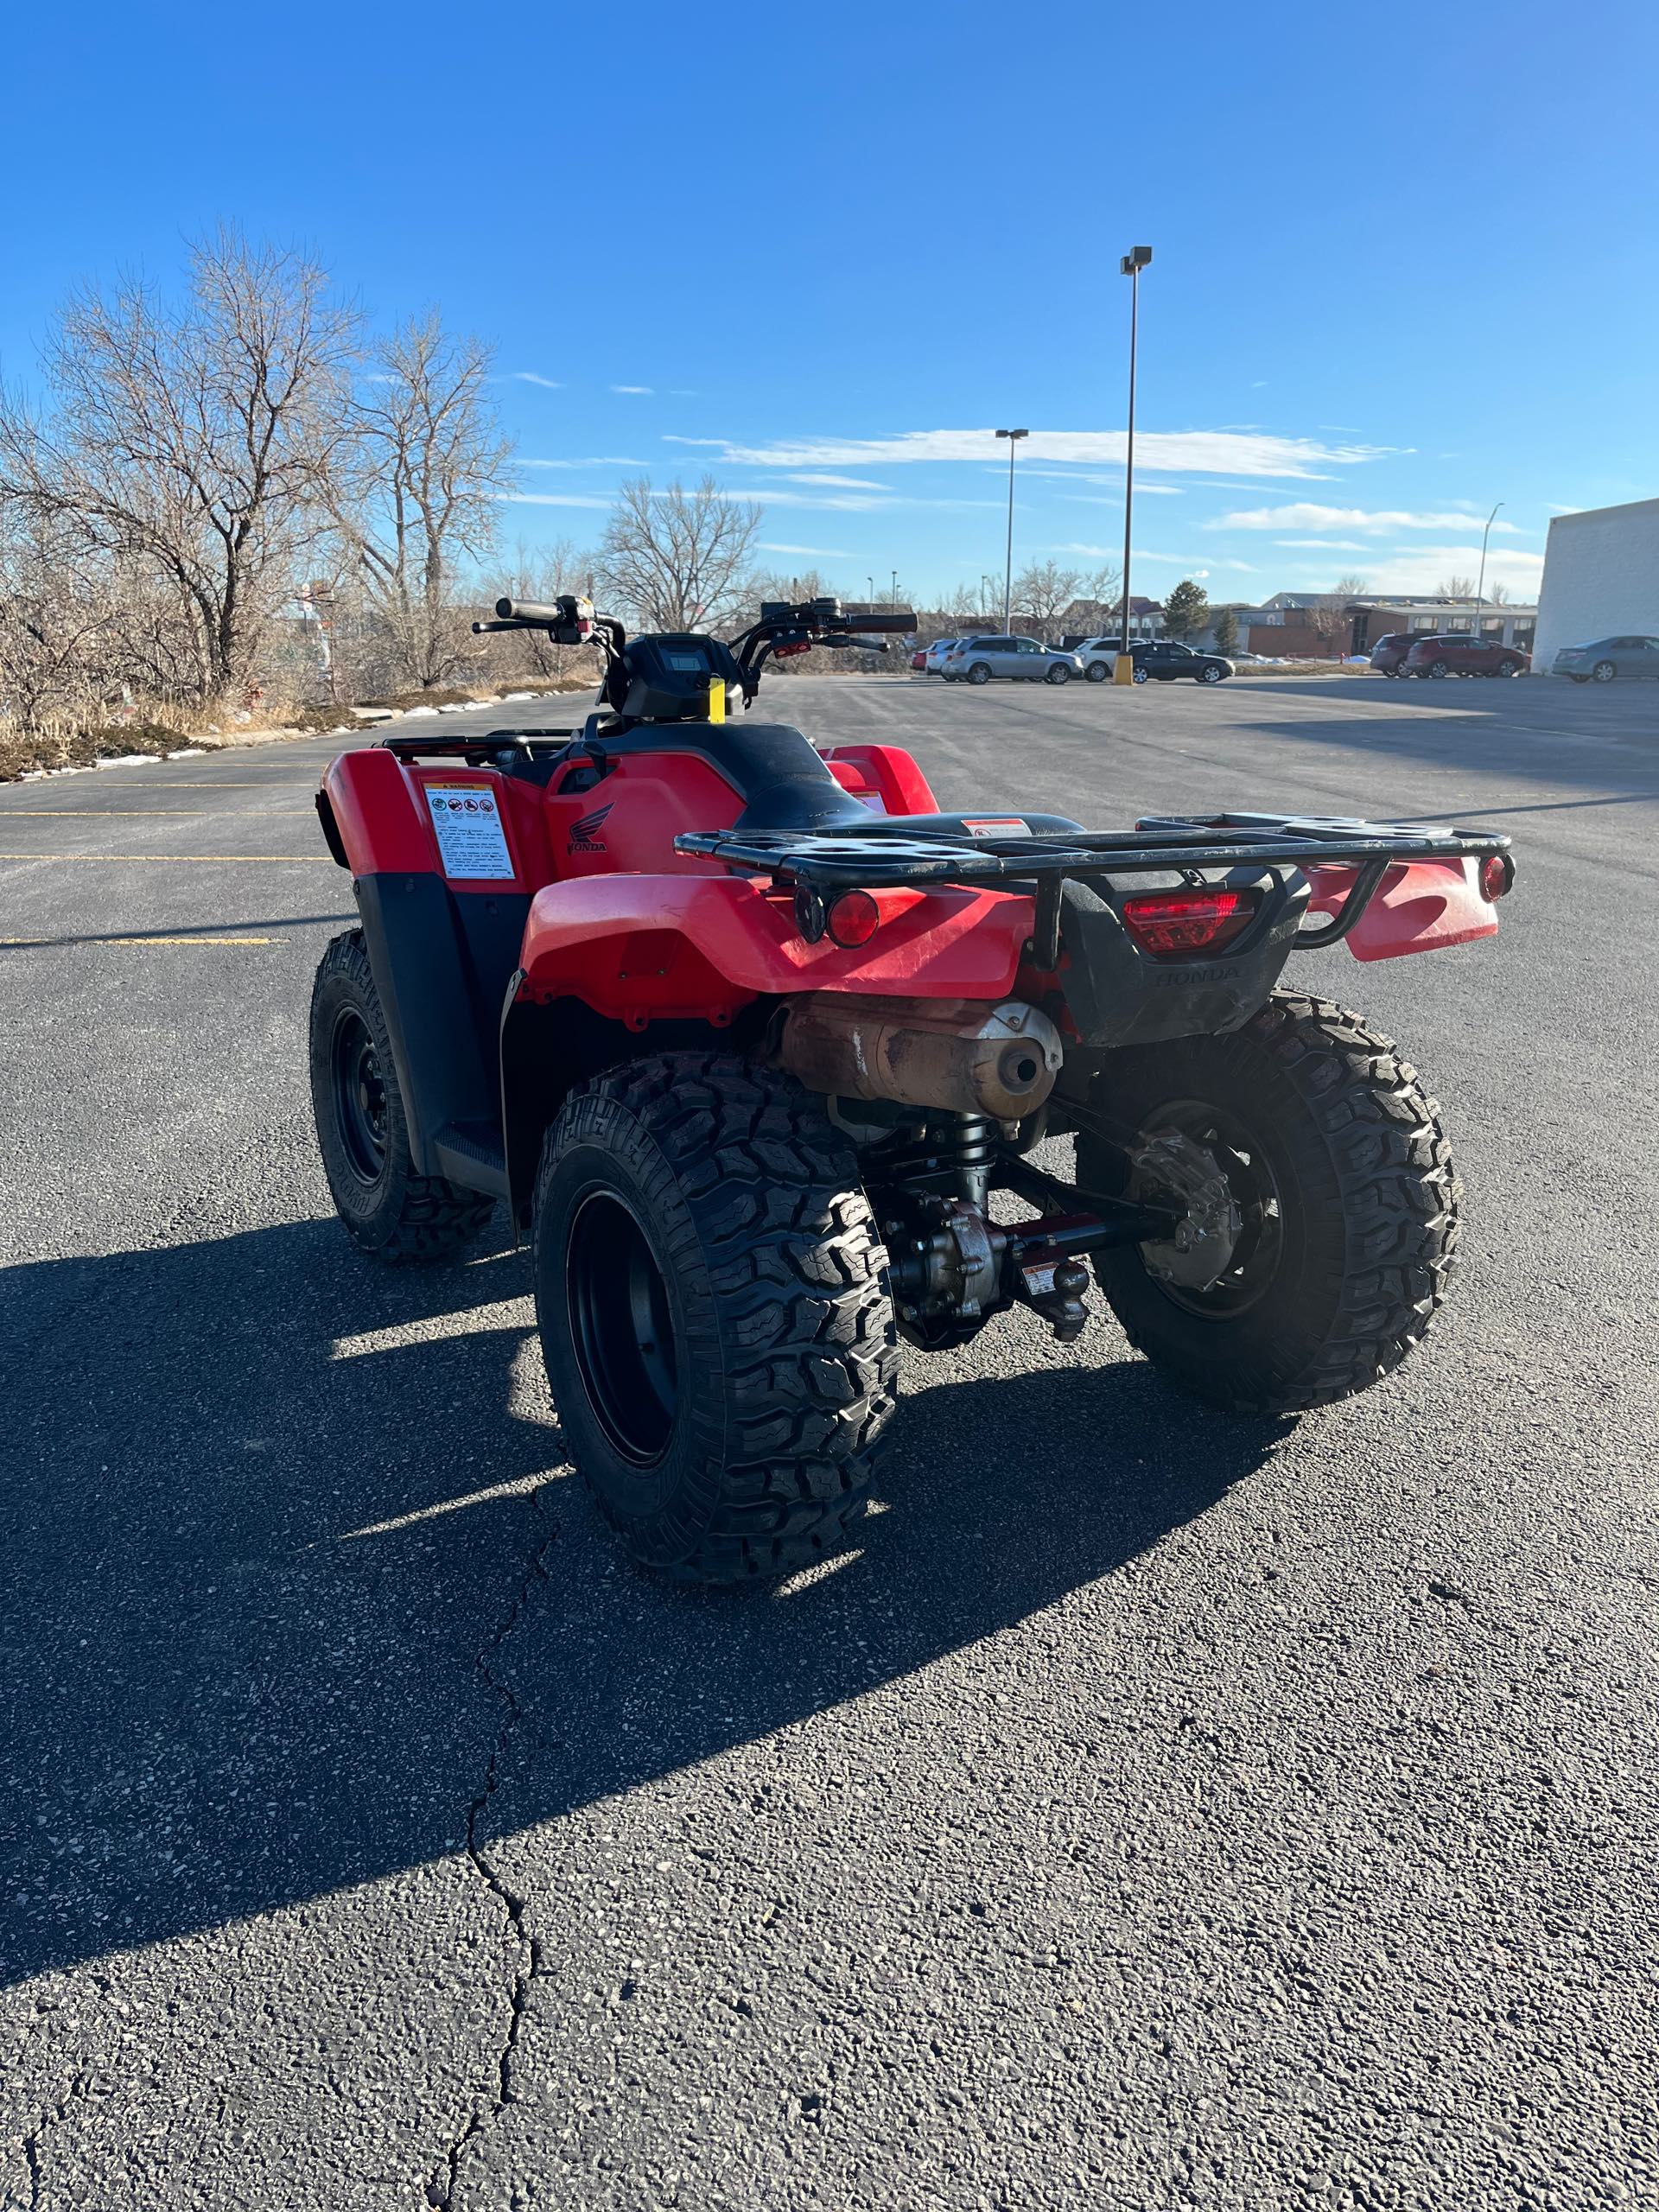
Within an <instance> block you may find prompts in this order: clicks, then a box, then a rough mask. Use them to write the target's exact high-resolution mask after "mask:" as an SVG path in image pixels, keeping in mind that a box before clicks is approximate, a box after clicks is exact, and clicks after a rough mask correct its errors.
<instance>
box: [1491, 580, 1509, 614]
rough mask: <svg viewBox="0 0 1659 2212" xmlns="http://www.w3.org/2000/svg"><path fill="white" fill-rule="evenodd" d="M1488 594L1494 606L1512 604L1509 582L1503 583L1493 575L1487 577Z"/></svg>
mask: <svg viewBox="0 0 1659 2212" xmlns="http://www.w3.org/2000/svg"><path fill="white" fill-rule="evenodd" d="M1486 596H1487V598H1488V599H1489V600H1490V601H1491V603H1492V605H1493V606H1494V607H1508V606H1509V605H1510V588H1509V586H1508V584H1501V583H1499V582H1497V580H1496V578H1493V577H1489V578H1488V579H1487V583H1486Z"/></svg>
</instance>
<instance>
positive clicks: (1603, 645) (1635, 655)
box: [1551, 637, 1659, 683]
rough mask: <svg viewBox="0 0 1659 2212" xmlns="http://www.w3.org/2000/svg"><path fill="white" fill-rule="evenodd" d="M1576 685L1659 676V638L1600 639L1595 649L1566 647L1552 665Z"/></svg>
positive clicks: (1576, 646)
mask: <svg viewBox="0 0 1659 2212" xmlns="http://www.w3.org/2000/svg"><path fill="white" fill-rule="evenodd" d="M1551 671H1552V673H1553V674H1554V675H1556V676H1570V677H1572V679H1573V682H1574V683H1611V682H1612V680H1613V678H1614V677H1616V676H1659V638H1647V637H1624V638H1598V639H1596V641H1595V643H1594V644H1593V645H1563V646H1562V647H1561V649H1560V652H1558V653H1557V654H1556V656H1555V658H1554V662H1553V663H1552V664H1551Z"/></svg>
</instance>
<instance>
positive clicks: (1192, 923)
mask: <svg viewBox="0 0 1659 2212" xmlns="http://www.w3.org/2000/svg"><path fill="white" fill-rule="evenodd" d="M1122 913H1123V925H1124V927H1125V928H1126V929H1127V930H1128V933H1129V935H1130V936H1131V937H1132V938H1134V939H1135V943H1136V944H1138V945H1139V946H1140V948H1141V951H1142V952H1151V953H1156V954H1159V955H1160V956H1162V957H1165V958H1168V957H1170V956H1171V955H1179V954H1180V953H1184V952H1218V951H1219V950H1221V948H1222V946H1223V945H1224V944H1231V943H1232V941H1233V939H1234V938H1236V937H1242V936H1243V933H1244V931H1246V930H1247V929H1248V928H1249V925H1250V923H1251V920H1252V919H1253V918H1254V916H1255V893H1254V892H1253V891H1146V892H1142V893H1140V894H1139V895H1138V896H1137V897H1135V898H1134V899H1125V900H1124V901H1123V907H1122Z"/></svg>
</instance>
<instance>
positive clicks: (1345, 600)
mask: <svg viewBox="0 0 1659 2212" xmlns="http://www.w3.org/2000/svg"><path fill="white" fill-rule="evenodd" d="M1365 588H1366V587H1365V579H1364V577H1363V576H1338V578H1337V581H1336V582H1335V583H1334V584H1333V585H1332V588H1331V589H1330V590H1329V591H1328V592H1325V593H1324V594H1321V596H1320V597H1319V599H1317V600H1315V601H1314V602H1313V606H1312V607H1309V608H1308V609H1307V618H1306V619H1307V626H1308V627H1309V629H1311V630H1312V631H1313V632H1314V634H1315V636H1317V637H1318V639H1319V642H1320V644H1321V645H1324V646H1325V650H1326V652H1328V653H1329V654H1330V656H1331V658H1332V659H1333V660H1340V659H1341V658H1343V656H1344V654H1345V653H1346V652H1348V651H1349V650H1350V648H1351V645H1352V642H1353V629H1354V621H1353V617H1352V615H1351V614H1350V613H1349V612H1348V607H1349V602H1350V601H1351V600H1356V599H1358V598H1359V597H1360V596H1361V595H1362V594H1363V592H1364V590H1365Z"/></svg>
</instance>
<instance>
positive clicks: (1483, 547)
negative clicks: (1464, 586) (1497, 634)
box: [1475, 499, 1503, 645]
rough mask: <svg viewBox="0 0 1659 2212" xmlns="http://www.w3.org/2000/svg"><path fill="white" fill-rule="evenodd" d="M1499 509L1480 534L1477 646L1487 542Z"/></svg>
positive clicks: (1476, 592) (1494, 511)
mask: <svg viewBox="0 0 1659 2212" xmlns="http://www.w3.org/2000/svg"><path fill="white" fill-rule="evenodd" d="M1502 505H1503V500H1502V499H1500V500H1499V501H1498V503H1497V507H1501V506H1502ZM1497 507H1494V508H1493V509H1492V512H1491V514H1489V515H1488V516H1487V518H1486V527H1485V529H1484V530H1483V531H1481V533H1480V582H1478V584H1477V585H1476V586H1475V643H1476V644H1477V645H1478V644H1479V643H1480V609H1481V603H1482V601H1484V599H1485V596H1486V541H1487V539H1488V538H1489V537H1491V534H1492V524H1493V523H1494V521H1495V520H1496V519H1497Z"/></svg>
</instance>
